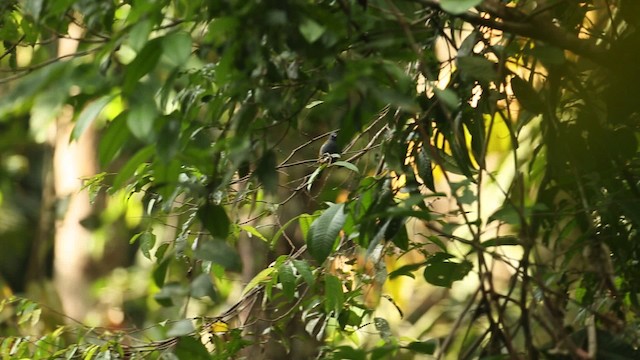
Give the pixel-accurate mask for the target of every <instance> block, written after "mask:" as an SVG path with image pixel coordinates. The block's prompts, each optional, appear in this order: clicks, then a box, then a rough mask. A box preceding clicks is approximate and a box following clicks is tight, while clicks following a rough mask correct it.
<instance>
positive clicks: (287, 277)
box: [278, 262, 296, 299]
mask: <svg viewBox="0 0 640 360" xmlns="http://www.w3.org/2000/svg"><path fill="white" fill-rule="evenodd" d="M278 282H279V283H280V284H282V292H283V293H284V295H285V296H286V297H287V298H288V299H293V296H294V294H295V291H296V276H295V275H294V274H293V268H292V267H291V264H290V263H286V262H285V263H284V264H282V265H280V267H278Z"/></svg>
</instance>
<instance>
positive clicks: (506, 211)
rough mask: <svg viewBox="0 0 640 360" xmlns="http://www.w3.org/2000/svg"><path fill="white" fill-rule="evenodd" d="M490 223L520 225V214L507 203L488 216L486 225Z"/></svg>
mask: <svg viewBox="0 0 640 360" xmlns="http://www.w3.org/2000/svg"><path fill="white" fill-rule="evenodd" d="M492 221H499V222H502V223H505V224H509V225H520V214H519V213H518V211H517V210H516V209H515V208H514V207H513V206H512V205H511V204H508V203H507V204H504V206H503V207H501V208H499V209H498V210H496V211H495V212H494V213H493V214H491V216H489V219H488V220H487V223H491V222H492Z"/></svg>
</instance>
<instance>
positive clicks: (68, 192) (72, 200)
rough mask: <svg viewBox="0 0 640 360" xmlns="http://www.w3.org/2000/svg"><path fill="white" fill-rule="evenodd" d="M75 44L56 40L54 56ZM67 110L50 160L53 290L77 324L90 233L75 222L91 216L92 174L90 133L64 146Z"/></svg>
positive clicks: (85, 306)
mask: <svg viewBox="0 0 640 360" xmlns="http://www.w3.org/2000/svg"><path fill="white" fill-rule="evenodd" d="M69 34H70V35H71V38H79V37H80V36H81V29H80V28H79V27H77V26H75V25H73V24H72V25H70V27H69ZM77 46H78V43H77V41H75V40H71V39H60V41H59V48H58V56H65V55H68V54H71V53H74V52H75V51H76V49H77ZM73 111H74V109H73V108H72V107H70V106H69V107H65V108H64V109H63V111H62V112H61V114H60V116H59V118H58V119H57V124H56V125H57V132H56V140H55V149H54V154H53V173H54V187H55V193H56V197H57V200H58V208H59V209H61V210H62V212H61V213H62V216H61V217H60V218H59V219H58V220H57V221H56V228H55V235H54V260H53V276H54V284H55V287H56V290H57V292H58V295H59V296H60V300H61V302H62V307H63V310H64V312H65V314H66V315H68V316H69V317H71V318H73V319H75V320H82V319H83V318H84V317H85V316H86V314H87V312H88V310H89V309H90V306H91V298H90V293H89V286H90V274H89V271H88V270H89V266H90V263H91V254H90V251H91V243H92V238H91V233H90V232H89V231H88V230H87V229H85V228H84V227H83V226H82V225H81V224H80V220H82V219H84V218H86V217H87V216H89V215H90V214H91V205H90V202H89V195H88V193H87V191H86V190H84V191H80V189H81V187H82V178H83V177H86V176H91V175H95V174H96V172H97V162H96V150H95V140H96V134H95V129H93V128H89V129H87V130H86V131H85V132H84V133H83V134H82V136H81V137H80V139H79V140H78V141H74V142H71V143H70V142H69V139H70V134H71V131H72V129H73V126H74V124H73V122H72V120H73Z"/></svg>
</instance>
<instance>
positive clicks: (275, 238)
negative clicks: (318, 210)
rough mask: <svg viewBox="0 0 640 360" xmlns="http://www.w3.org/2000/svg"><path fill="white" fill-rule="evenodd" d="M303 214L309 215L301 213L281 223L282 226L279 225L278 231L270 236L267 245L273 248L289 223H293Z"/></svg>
mask: <svg viewBox="0 0 640 360" xmlns="http://www.w3.org/2000/svg"><path fill="white" fill-rule="evenodd" d="M303 216H310V215H308V214H302V215H299V216H296V217H294V218H292V219H290V220H289V221H287V222H286V223H285V224H284V225H282V227H280V228H279V229H278V231H276V233H275V235H273V238H271V241H270V242H269V247H271V248H273V247H274V246H275V245H276V243H277V242H278V240H279V239H280V236H282V234H284V232H285V231H286V230H287V228H289V226H290V225H291V224H293V223H295V222H296V221H298V220H299V219H300V218H302V217H303Z"/></svg>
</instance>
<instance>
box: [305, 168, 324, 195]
mask: <svg viewBox="0 0 640 360" xmlns="http://www.w3.org/2000/svg"><path fill="white" fill-rule="evenodd" d="M325 167H327V164H322V165H320V166H319V167H318V168H317V169H315V170H314V171H313V173H311V175H310V176H309V180H308V181H307V191H311V187H312V186H313V183H314V182H315V181H316V179H317V178H318V177H319V176H320V174H321V173H322V170H324V168H325Z"/></svg>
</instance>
